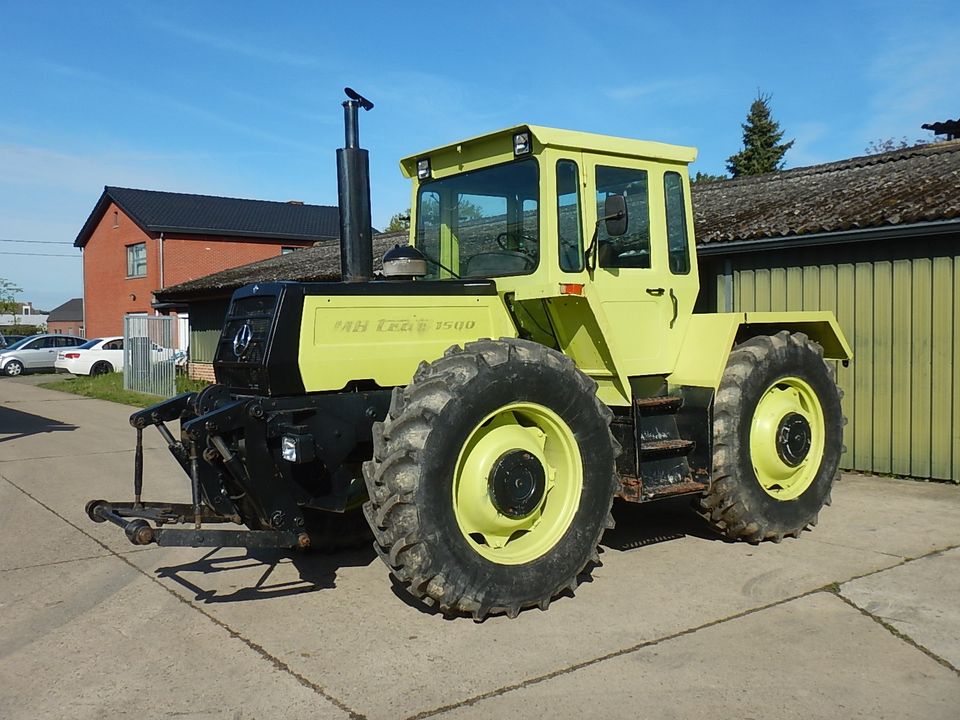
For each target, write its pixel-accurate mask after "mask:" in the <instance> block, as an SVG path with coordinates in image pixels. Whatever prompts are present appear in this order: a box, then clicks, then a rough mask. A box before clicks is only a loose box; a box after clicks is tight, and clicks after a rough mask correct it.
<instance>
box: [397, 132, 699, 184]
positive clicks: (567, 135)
mask: <svg viewBox="0 0 960 720" xmlns="http://www.w3.org/2000/svg"><path fill="white" fill-rule="evenodd" d="M523 130H529V131H530V133H531V134H532V135H533V139H534V141H535V147H536V145H540V146H543V147H555V148H566V149H570V150H578V151H579V150H582V151H584V152H588V153H589V152H592V153H598V154H602V155H620V156H625V157H636V158H647V159H650V160H666V161H669V162H679V163H686V164H689V163H692V162H693V161H694V160H696V159H697V149H696V148H694V147H687V146H685V145H670V144H668V143H661V142H653V141H650V140H634V139H632V138H622V137H616V136H613V135H599V134H597V133H588V132H580V131H577V130H561V129H559V128H549V127H543V126H542V125H515V126H513V127H509V128H504V129H502V130H497V131H495V132H491V133H486V134H484V135H477V136H476V137H472V138H469V139H467V140H459V141H457V142H453V143H450V144H448V145H441V146H439V147H435V148H433V149H430V150H424V151H423V152H420V153H417V154H416V155H409V156H407V157H405V158H403V159H402V160H401V161H400V169H401V171H402V172H403V175H404V177H411V176H413V175H415V174H416V170H417V160H418V159H420V158H424V157H430V156H435V155H440V154H443V153H448V152H457V150H458V148H461V147H463V146H467V145H471V146H475V145H480V144H482V143H485V142H490V141H495V140H498V139H501V138H504V137H508V136H510V137H512V136H513V134H514V133H517V132H521V131H523Z"/></svg>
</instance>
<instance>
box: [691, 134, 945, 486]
mask: <svg viewBox="0 0 960 720" xmlns="http://www.w3.org/2000/svg"><path fill="white" fill-rule="evenodd" d="M693 205H694V214H695V218H696V230H697V236H698V241H699V242H700V243H701V245H700V248H699V253H698V255H699V259H700V272H701V284H702V287H701V294H700V300H699V308H700V309H701V310H705V311H714V310H716V311H721V312H723V311H736V312H740V311H764V310H771V311H776V310H832V311H833V312H834V313H836V315H837V318H838V320H839V321H840V325H841V326H842V328H843V330H844V332H845V333H846V334H847V336H848V338H849V339H850V340H851V341H852V344H853V347H854V359H853V361H852V363H850V365H849V366H848V367H843V366H842V365H841V366H839V367H838V368H837V375H838V380H839V383H840V385H841V387H842V388H843V389H844V391H845V392H846V396H845V397H844V401H843V403H844V411H845V414H846V416H847V417H848V418H849V425H848V426H847V429H846V432H845V444H846V446H847V452H846V453H845V454H844V456H843V458H842V462H841V464H842V466H843V467H846V468H852V469H857V470H862V471H865V472H873V473H889V474H893V475H906V476H912V477H919V478H934V479H950V480H953V481H954V482H960V400H958V398H960V140H952V141H947V142H939V143H933V144H930V145H921V146H918V147H912V148H905V149H901V150H896V151H893V152H887V153H882V154H879V155H871V156H867V157H858V158H852V159H850V160H844V161H841V162H835V163H828V164H825V165H816V166H813V167H805V168H796V169H792V170H787V171H783V172H778V173H771V174H768V175H760V176H756V177H750V178H743V179H737V180H725V181H720V182H716V183H709V184H705V185H704V184H697V185H695V186H694V187H693Z"/></svg>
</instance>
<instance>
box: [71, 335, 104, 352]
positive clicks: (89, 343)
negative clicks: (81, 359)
mask: <svg viewBox="0 0 960 720" xmlns="http://www.w3.org/2000/svg"><path fill="white" fill-rule="evenodd" d="M100 342H103V338H94V339H93V340H87V341H86V342H85V343H84V344H83V345H78V346H77V350H89V349H90V348H92V347H93V346H94V345H96V344H97V343H100Z"/></svg>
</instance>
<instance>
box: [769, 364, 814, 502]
mask: <svg viewBox="0 0 960 720" xmlns="http://www.w3.org/2000/svg"><path fill="white" fill-rule="evenodd" d="M824 435H825V426H824V420H823V408H822V407H821V406H820V400H819V399H818V398H817V394H816V393H815V392H814V390H813V388H812V387H810V385H809V384H808V383H807V382H806V381H805V380H801V379H800V378H798V377H784V378H781V379H779V380H777V381H776V382H774V383H773V384H772V385H771V386H770V387H769V388H767V390H766V391H765V392H764V393H763V395H762V396H761V397H760V401H759V402H758V403H757V408H756V410H755V411H754V413H753V420H752V421H751V423H750V458H751V460H752V462H753V469H754V472H755V473H756V476H757V481H758V482H759V483H760V486H761V487H762V488H763V490H764V492H766V493H767V494H768V495H770V496H771V497H773V498H776V499H777V500H784V501H785V500H794V499H796V498H798V497H800V496H801V495H802V494H803V493H804V492H806V490H807V488H809V487H810V485H811V484H812V483H813V480H814V478H816V476H817V472H818V471H819V470H820V463H821V460H822V459H823V448H824Z"/></svg>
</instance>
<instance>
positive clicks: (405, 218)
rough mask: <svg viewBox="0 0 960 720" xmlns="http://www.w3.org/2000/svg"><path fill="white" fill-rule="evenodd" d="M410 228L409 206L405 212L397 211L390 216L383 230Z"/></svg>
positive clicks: (397, 230)
mask: <svg viewBox="0 0 960 720" xmlns="http://www.w3.org/2000/svg"><path fill="white" fill-rule="evenodd" d="M409 229H410V208H407V211H406V212H398V213H396V214H395V215H393V217H391V218H390V222H389V223H388V224H387V229H386V230H385V231H384V232H402V231H403V230H409Z"/></svg>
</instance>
